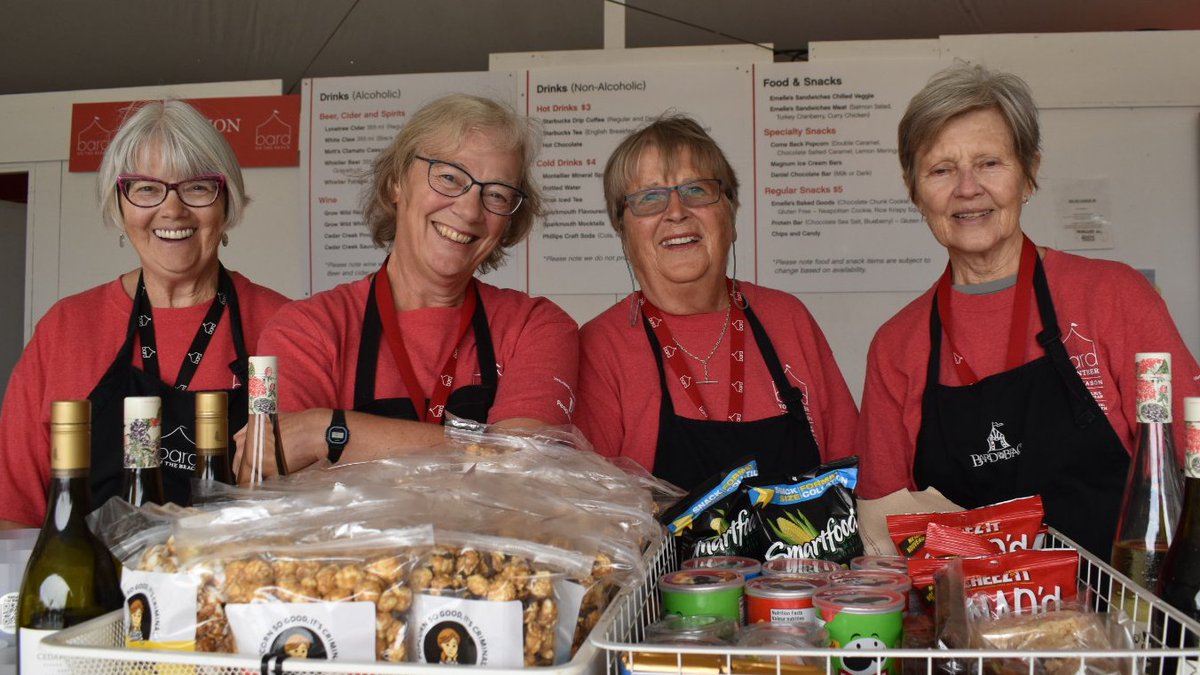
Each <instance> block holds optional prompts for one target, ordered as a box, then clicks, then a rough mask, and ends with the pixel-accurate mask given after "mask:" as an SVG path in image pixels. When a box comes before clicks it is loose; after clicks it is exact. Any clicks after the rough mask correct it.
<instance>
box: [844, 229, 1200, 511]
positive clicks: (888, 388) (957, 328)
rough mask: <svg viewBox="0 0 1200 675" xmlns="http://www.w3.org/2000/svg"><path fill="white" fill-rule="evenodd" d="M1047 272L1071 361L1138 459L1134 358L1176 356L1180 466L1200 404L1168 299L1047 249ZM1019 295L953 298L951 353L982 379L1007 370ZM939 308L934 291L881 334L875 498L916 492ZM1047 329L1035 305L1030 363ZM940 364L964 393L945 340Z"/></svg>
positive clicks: (876, 364) (871, 394) (875, 372)
mask: <svg viewBox="0 0 1200 675" xmlns="http://www.w3.org/2000/svg"><path fill="white" fill-rule="evenodd" d="M1042 263H1043V266H1044V268H1045V270H1046V278H1047V279H1048V280H1049V283H1050V296H1051V299H1052V300H1053V302H1054V309H1055V313H1056V314H1057V315H1058V325H1059V327H1060V328H1061V329H1062V331H1063V338H1062V340H1063V344H1064V346H1065V347H1066V349H1067V355H1068V356H1070V357H1071V362H1072V363H1074V364H1075V366H1076V370H1077V372H1078V373H1079V375H1080V377H1081V378H1082V379H1083V383H1084V385H1085V386H1087V388H1088V390H1089V391H1091V393H1092V396H1093V397H1094V398H1095V399H1096V402H1097V403H1099V404H1100V409H1101V410H1103V411H1104V414H1105V415H1106V416H1107V418H1108V421H1109V423H1110V424H1112V427H1113V430H1114V431H1116V433H1117V437H1118V438H1120V439H1121V441H1122V442H1123V443H1124V444H1125V448H1126V450H1127V451H1129V452H1130V453H1131V454H1132V451H1133V444H1134V437H1133V434H1134V431H1135V429H1136V428H1137V414H1136V411H1135V407H1134V402H1135V401H1134V389H1135V378H1134V373H1133V356H1134V354H1136V353H1137V352H1169V353H1170V354H1171V356H1172V366H1173V368H1174V378H1173V390H1174V396H1173V398H1174V400H1173V403H1172V406H1173V408H1174V413H1173V415H1174V419H1175V420H1176V421H1177V424H1175V427H1176V428H1175V431H1176V435H1177V438H1176V450H1177V451H1178V452H1179V453H1180V457H1182V453H1183V447H1184V446H1183V437H1182V430H1183V429H1182V427H1183V424H1182V419H1183V418H1182V414H1183V413H1182V409H1183V398H1184V397H1185V396H1197V395H1200V366H1198V365H1197V363H1196V359H1195V358H1194V357H1193V356H1192V354H1191V353H1190V352H1189V351H1188V348H1187V346H1186V345H1185V344H1184V342H1183V338H1182V337H1180V335H1179V331H1178V329H1176V328H1175V323H1174V322H1173V321H1172V320H1171V316H1170V314H1169V313H1168V312H1167V306H1166V303H1164V302H1163V299H1162V297H1161V296H1160V295H1159V294H1158V292H1157V291H1155V290H1154V288H1153V287H1152V286H1151V285H1150V283H1149V282H1148V281H1147V280H1146V278H1145V277H1144V276H1143V275H1141V274H1140V273H1138V272H1137V271H1136V270H1134V269H1133V268H1131V267H1129V266H1128V265H1125V264H1123V263H1118V262H1112V261H1108V260H1095V259H1091V258H1083V257H1080V256H1077V255H1071V254H1069V253H1063V252H1061V251H1055V250H1053V249H1047V250H1046V255H1045V257H1044V258H1043V260H1042ZM1015 294H1016V291H1015V288H1014V287H1009V288H1007V289H1004V290H1001V291H997V292H995V293H989V294H986V295H971V294H969V293H963V292H961V291H955V292H954V293H953V294H952V296H951V300H950V302H951V310H952V312H953V314H954V346H955V347H956V348H957V349H958V350H959V351H960V352H961V353H962V356H964V357H965V358H966V360H967V362H968V363H969V364H970V365H971V368H972V369H973V370H974V371H975V374H976V375H978V376H979V377H980V378H983V377H987V376H989V375H993V374H995V373H998V372H1001V371H1003V370H1004V369H1005V363H1004V362H1005V359H1006V350H1007V348H1008V339H1007V336H1008V329H1009V324H1010V323H1011V319H1012V303H1013V299H1014V296H1015ZM932 301H933V289H932V288H931V289H930V290H928V291H926V292H925V293H924V294H922V295H921V296H920V297H918V298H917V299H916V300H914V301H913V302H911V303H909V304H908V305H907V306H906V307H905V308H904V309H902V310H900V312H899V313H898V314H896V316H894V317H892V318H891V319H889V320H888V321H887V323H885V324H883V326H882V327H880V329H879V331H878V332H877V333H876V334H875V338H874V339H873V340H872V342H871V348H870V350H869V351H868V353H867V377H866V384H865V385H864V387H863V399H862V400H863V404H862V416H861V417H860V418H859V426H858V432H857V440H856V443H855V445H856V447H857V448H858V449H859V452H860V455H861V457H862V463H861V464H860V465H859V469H860V472H859V483H858V491H859V494H860V495H861V496H863V497H865V498H868V499H873V498H877V497H882V496H884V495H886V494H889V493H891V492H894V491H896V490H899V489H901V488H908V489H913V490H915V489H916V484H915V482H914V481H913V477H912V467H913V455H914V453H915V451H916V442H917V431H918V430H919V429H920V426H921V396H922V395H923V394H924V392H925V369H926V366H927V364H928V359H929V348H930V345H929V310H930V303H931V302H932ZM1041 325H1042V323H1041V320H1040V319H1039V318H1038V314H1037V305H1036V303H1031V307H1030V319H1029V327H1030V330H1029V336H1028V339H1027V340H1026V348H1025V362H1029V361H1033V360H1034V359H1037V358H1041V357H1042V355H1043V354H1044V352H1043V351H1042V349H1041V347H1039V346H1038V345H1037V339H1036V335H1037V333H1038V332H1039V331H1040V330H1041ZM941 360H942V363H941V383H942V384H945V385H950V386H958V385H961V384H962V381H961V380H960V379H959V377H958V371H957V369H956V368H955V366H954V362H953V360H952V356H951V353H950V348H949V345H948V343H947V342H946V340H945V339H944V338H943V340H942V353H941Z"/></svg>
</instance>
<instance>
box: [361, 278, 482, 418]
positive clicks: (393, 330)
mask: <svg viewBox="0 0 1200 675" xmlns="http://www.w3.org/2000/svg"><path fill="white" fill-rule="evenodd" d="M477 293H478V291H477V290H476V288H475V280H474V279H472V280H471V283H470V284H468V285H467V295H466V297H465V298H463V304H462V309H461V310H460V311H459V316H458V333H457V334H456V335H455V337H454V342H453V343H451V345H450V347H451V349H450V355H449V356H447V357H446V363H445V364H444V365H443V366H442V374H441V375H440V376H439V377H438V381H437V382H436V383H435V384H434V385H433V394H432V395H431V396H430V397H429V406H428V407H426V405H425V390H424V389H422V388H421V384H420V383H419V382H417V374H416V372H414V371H413V367H412V362H411V361H409V359H408V351H406V350H405V349H404V337H403V336H402V335H401V333H400V322H399V321H398V320H397V318H396V303H395V300H393V298H392V282H391V280H390V279H388V275H387V261H386V260H385V261H384V263H383V267H382V268H380V270H379V272H377V273H376V274H375V304H376V305H378V306H379V318H380V321H381V323H383V335H384V337H385V338H387V343H388V348H389V349H391V351H392V358H394V359H395V360H396V369H397V370H399V371H400V377H401V378H402V379H403V380H404V387H405V389H407V390H408V397H409V398H410V399H412V404H413V410H414V411H415V412H416V414H417V420H418V421H420V422H432V423H435V424H441V422H442V417H443V415H444V413H445V410H446V400H447V399H449V398H450V389H451V388H452V387H453V386H454V369H455V367H456V366H457V365H458V346H459V343H461V342H462V339H463V336H464V335H466V334H467V329H468V328H470V327H471V318H472V317H473V316H474V314H475V304H476V302H477V301H478V296H477V295H476V294H477Z"/></svg>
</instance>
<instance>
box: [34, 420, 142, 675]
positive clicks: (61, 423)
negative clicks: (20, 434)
mask: <svg viewBox="0 0 1200 675" xmlns="http://www.w3.org/2000/svg"><path fill="white" fill-rule="evenodd" d="M91 415H92V407H91V402H90V401H55V402H54V403H52V404H51V406H50V489H49V500H48V504H47V507H46V520H45V522H44V523H43V524H42V530H41V532H40V533H39V534H38V539H37V543H36V544H34V547H33V552H32V553H31V554H30V556H29V564H28V565H27V566H26V568H25V577H24V579H23V580H22V581H21V593H20V599H19V600H18V609H17V633H18V645H19V650H20V670H21V672H22V673H59V672H66V665H65V664H63V663H62V662H60V661H58V660H57V659H55V658H54V657H52V656H51V655H49V654H47V653H45V652H44V651H43V648H42V644H41V641H42V638H44V637H45V636H46V635H48V634H50V633H53V632H54V631H57V630H61V629H63V628H67V627H69V626H74V625H75V624H78V623H81V622H83V621H86V620H88V619H92V618H95V617H97V616H100V615H101V614H105V613H106V612H109V611H112V610H115V609H119V608H120V607H121V600H122V595H121V587H120V585H119V584H118V583H117V573H116V569H115V567H114V565H113V559H112V556H111V555H110V554H109V552H108V550H107V549H106V548H105V547H104V545H103V544H101V543H100V541H99V540H98V539H97V538H96V537H95V535H93V534H92V531H91V530H89V529H88V526H87V522H86V520H85V517H86V516H87V514H88V512H89V511H91V489H90V488H89V486H88V471H89V469H90V468H91V444H92V440H91V436H92V422H91Z"/></svg>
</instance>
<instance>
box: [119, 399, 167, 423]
mask: <svg viewBox="0 0 1200 675" xmlns="http://www.w3.org/2000/svg"><path fill="white" fill-rule="evenodd" d="M161 412H162V399H161V398H159V397H157V396H126V397H125V421H129V420H146V419H158V417H159V415H160V413H161Z"/></svg>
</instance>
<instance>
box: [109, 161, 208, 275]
mask: <svg viewBox="0 0 1200 675" xmlns="http://www.w3.org/2000/svg"><path fill="white" fill-rule="evenodd" d="M161 156H162V153H161V152H159V151H158V148H157V146H155V145H150V146H147V147H146V148H145V150H144V151H143V152H142V153H141V159H140V161H138V163H137V167H136V173H138V174H141V175H144V176H150V177H153V178H157V179H159V180H162V181H165V182H168V183H175V182H178V181H181V180H187V179H188V178H193V176H183V175H179V174H178V172H177V171H176V170H174V169H173V168H171V167H168V166H166V165H165V164H164V163H163V161H162V159H161ZM119 199H120V205H121V219H122V223H123V227H124V230H125V237H126V238H127V239H129V243H130V244H132V245H133V248H134V250H136V251H137V254H138V258H140V259H141V263H142V270H143V272H144V274H145V275H146V276H147V277H157V278H158V279H162V280H169V281H174V282H178V281H190V280H194V279H198V278H200V277H201V276H202V275H204V274H205V273H211V272H212V271H213V270H215V269H216V267H217V264H218V263H217V248H218V247H219V246H220V245H221V235H222V234H224V232H225V200H226V195H225V193H224V191H222V193H221V196H220V197H218V198H217V201H215V202H213V203H212V204H210V205H209V206H202V207H195V206H188V205H186V204H184V203H183V202H181V201H180V200H179V195H178V194H177V193H176V192H175V191H174V190H172V191H170V192H168V193H167V198H166V200H165V201H164V202H163V203H162V204H159V205H158V206H154V207H151V208H142V207H140V206H134V205H133V204H131V203H129V201H128V200H126V199H125V196H124V195H121V196H120V197H119Z"/></svg>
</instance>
